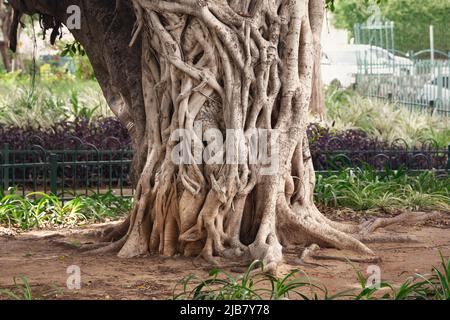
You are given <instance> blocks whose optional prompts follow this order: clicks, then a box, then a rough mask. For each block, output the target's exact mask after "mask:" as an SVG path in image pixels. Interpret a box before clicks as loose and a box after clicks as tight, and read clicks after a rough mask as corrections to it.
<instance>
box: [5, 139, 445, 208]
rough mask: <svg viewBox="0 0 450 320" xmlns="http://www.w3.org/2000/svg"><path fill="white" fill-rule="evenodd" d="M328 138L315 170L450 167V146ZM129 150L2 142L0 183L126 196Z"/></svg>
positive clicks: (25, 189) (29, 189)
mask: <svg viewBox="0 0 450 320" xmlns="http://www.w3.org/2000/svg"><path fill="white" fill-rule="evenodd" d="M336 143H339V141H337V140H336V139H332V140H330V143H329V144H327V145H326V146H325V149H323V150H320V151H319V152H318V153H317V152H314V154H313V162H314V166H315V168H316V170H317V172H318V173H319V174H329V173H332V172H336V171H339V170H342V169H344V168H356V167H363V166H364V165H367V164H368V165H370V166H371V167H373V168H375V169H376V170H379V171H383V170H386V169H398V168H406V169H408V170H409V171H410V172H420V171H425V170H430V169H433V170H435V171H437V172H438V173H440V174H444V175H447V174H448V172H449V170H450V146H449V148H448V150H440V149H438V148H437V146H436V145H435V143H433V142H427V143H423V144H422V145H421V146H420V148H417V147H416V148H409V147H408V146H407V145H406V144H405V143H404V144H400V143H399V142H396V143H394V144H393V145H392V146H391V149H390V150H336V149H333V148H332V145H333V144H336ZM132 157H133V152H132V150H131V149H130V148H128V147H127V148H124V149H107V150H101V149H98V148H96V147H95V146H93V145H90V144H86V143H79V144H77V145H71V146H70V148H68V149H59V150H46V149H44V148H42V147H41V146H39V145H33V146H30V147H26V148H24V149H23V150H11V149H10V147H9V144H3V146H1V152H0V189H3V190H8V189H9V188H15V189H16V192H20V193H22V194H23V195H24V196H25V195H28V194H30V193H33V192H44V193H52V194H55V195H58V196H59V197H60V198H61V199H62V200H67V199H71V198H73V197H74V196H77V195H90V194H101V193H106V192H108V191H110V190H112V191H113V193H115V194H117V195H121V196H124V197H129V196H132V195H133V193H134V190H133V187H132V183H131V179H130V172H131V165H132Z"/></svg>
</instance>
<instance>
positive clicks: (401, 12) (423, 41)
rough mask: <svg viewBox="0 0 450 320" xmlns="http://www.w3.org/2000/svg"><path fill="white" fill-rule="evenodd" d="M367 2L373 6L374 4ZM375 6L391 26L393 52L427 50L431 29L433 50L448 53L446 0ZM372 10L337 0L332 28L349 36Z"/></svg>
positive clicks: (357, 1)
mask: <svg viewBox="0 0 450 320" xmlns="http://www.w3.org/2000/svg"><path fill="white" fill-rule="evenodd" d="M368 2H369V4H371V5H374V4H375V0H369V1H368ZM379 2H380V1H379ZM378 5H379V7H380V9H381V13H382V14H383V16H384V17H385V18H387V19H389V20H391V21H394V23H395V42H396V43H395V46H396V47H395V49H397V50H400V51H403V52H407V51H409V50H413V51H419V50H423V49H427V48H429V47H430V42H429V36H428V30H429V26H430V25H434V27H435V48H436V49H438V50H441V51H444V52H448V51H450V36H449V33H448V31H447V30H448V27H449V25H448V12H449V10H450V2H449V1H448V0H433V1H411V0H389V1H381V2H380V3H379V4H378ZM372 8H373V7H371V6H370V5H368V4H367V3H366V2H365V1H361V0H337V1H336V5H335V12H334V18H333V22H334V24H335V26H336V27H338V28H343V29H346V30H348V31H349V32H350V34H351V35H352V36H353V26H354V25H355V24H356V23H364V22H365V21H366V20H367V18H369V17H370V16H371V15H372V14H373V10H372Z"/></svg>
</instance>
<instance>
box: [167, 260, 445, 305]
mask: <svg viewBox="0 0 450 320" xmlns="http://www.w3.org/2000/svg"><path fill="white" fill-rule="evenodd" d="M255 269H257V270H255ZM354 269H355V272H356V275H357V279H358V283H359V285H360V287H361V289H359V291H358V290H356V289H350V290H345V291H341V292H338V293H336V294H333V295H330V294H329V291H328V289H327V288H326V286H322V285H320V284H318V283H317V281H313V280H312V279H310V278H309V277H308V276H307V275H305V276H304V277H297V276H296V275H297V274H298V273H299V272H300V271H299V270H294V271H291V272H290V273H288V274H287V275H286V276H284V277H283V278H279V277H276V276H273V275H270V274H267V273H265V272H264V271H263V265H262V263H261V262H259V261H255V262H253V263H252V264H251V265H250V267H249V268H248V270H247V271H246V272H245V273H244V274H242V275H239V276H237V277H234V276H233V275H231V274H230V273H228V272H226V271H224V270H222V269H218V268H217V269H213V270H211V271H210V272H209V277H208V278H207V279H202V278H200V277H198V276H195V275H193V274H191V275H189V276H187V277H185V278H184V279H182V280H181V281H180V282H179V283H178V284H177V285H176V286H175V288H174V294H173V299H175V300H178V299H186V300H261V299H270V300H278V299H292V298H297V299H303V300H318V299H323V300H336V299H352V300H378V299H382V300H448V299H450V259H448V260H447V261H445V259H444V257H443V256H442V254H441V268H440V269H439V268H437V267H433V269H432V274H431V275H421V274H415V275H414V276H411V277H408V278H407V279H406V280H404V281H403V282H402V283H401V284H400V285H399V286H396V285H394V284H392V283H390V282H388V281H381V282H380V283H378V284H370V285H369V284H368V283H367V279H366V278H365V277H364V275H363V274H362V272H361V271H359V270H357V269H356V268H355V267H354Z"/></svg>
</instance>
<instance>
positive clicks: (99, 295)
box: [0, 225, 450, 299]
mask: <svg viewBox="0 0 450 320" xmlns="http://www.w3.org/2000/svg"><path fill="white" fill-rule="evenodd" d="M103 227H104V225H93V226H90V227H88V228H82V229H80V228H79V229H69V230H57V231H49V230H40V231H32V232H26V233H20V234H12V233H11V232H10V231H8V230H6V229H4V228H0V288H11V286H12V284H13V278H14V277H18V276H26V277H27V278H28V280H29V282H30V285H31V287H32V289H33V293H34V294H35V295H38V296H41V297H43V298H47V299H170V298H171V297H172V293H173V288H174V286H175V284H176V283H177V281H179V280H180V279H182V278H183V277H185V276H187V275H189V274H190V273H194V274H196V275H199V276H201V277H206V276H207V271H208V270H209V269H210V266H208V265H207V264H202V263H198V262H197V261H194V260H193V259H189V258H183V257H175V258H165V257H158V256H149V257H142V258H135V259H127V260H124V259H119V258H117V257H116V256H115V255H114V254H108V255H104V256H101V257H100V256H92V255H86V254H82V253H81V252H80V250H79V249H78V248H79V246H80V245H82V244H86V243H94V242H95V237H94V236H93V231H96V230H99V229H101V228H103ZM383 232H401V233H408V234H410V235H415V236H416V237H417V239H418V240H419V241H418V242H417V243H408V244H398V243H382V244H371V245H370V246H371V248H373V249H374V250H375V252H376V253H377V254H379V255H380V256H381V258H382V262H380V263H378V264H377V265H378V266H379V267H380V269H381V277H382V279H383V280H389V281H392V282H394V283H400V282H401V281H402V280H404V279H405V278H406V277H407V276H408V275H411V274H414V273H429V272H430V270H431V267H432V266H433V265H436V266H437V265H439V261H440V258H439V251H441V252H442V253H443V255H444V256H445V257H449V256H450V229H449V227H448V226H445V225H444V226H440V227H437V226H435V225H434V226H431V225H425V226H395V227H394V226H393V227H391V228H389V229H388V230H385V231H383ZM299 252H301V248H295V247H292V248H288V249H287V250H286V252H285V259H284V260H285V261H284V263H283V265H282V266H281V268H280V272H281V273H284V274H285V273H287V272H289V271H291V270H293V269H297V268H299V269H301V270H302V271H304V272H306V273H307V274H308V275H309V276H310V277H312V278H314V279H317V280H318V281H320V282H321V283H324V284H326V286H327V287H328V289H329V290H330V292H337V291H342V290H345V289H349V288H356V287H357V286H358V282H357V279H356V275H355V272H354V270H353V268H352V266H351V265H349V264H348V263H346V262H340V261H332V260H325V261H316V262H317V263H318V265H315V266H314V265H308V266H304V265H300V266H299V265H298V253H299ZM326 253H328V254H333V253H334V254H336V250H328V251H327V252H326ZM345 254H346V252H340V255H345ZM71 265H77V266H79V267H80V269H81V282H82V287H81V289H80V290H69V289H67V287H66V281H67V277H68V274H67V268H68V267H69V266H71ZM355 265H356V266H357V267H358V268H359V269H360V270H362V271H363V273H365V271H366V270H367V267H368V265H369V264H364V263H355ZM221 267H222V268H224V269H226V270H228V271H230V272H231V273H232V274H236V275H237V273H236V272H239V271H241V272H242V271H243V270H244V268H243V267H236V264H233V263H230V262H225V261H224V264H223V265H222V266H221ZM54 288H59V290H58V292H56V291H55V290H54Z"/></svg>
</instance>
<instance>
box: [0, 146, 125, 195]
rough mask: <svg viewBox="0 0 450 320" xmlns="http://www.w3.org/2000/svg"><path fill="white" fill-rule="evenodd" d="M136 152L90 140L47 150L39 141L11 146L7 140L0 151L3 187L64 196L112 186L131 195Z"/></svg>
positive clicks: (112, 188)
mask: <svg viewBox="0 0 450 320" xmlns="http://www.w3.org/2000/svg"><path fill="white" fill-rule="evenodd" d="M132 154H133V153H132V150H131V149H128V148H127V149H119V150H112V149H111V150H99V149H97V148H96V147H95V146H92V145H88V144H84V145H82V146H81V148H75V149H63V150H45V149H43V148H42V147H40V146H37V145H35V146H32V147H30V148H28V149H24V150H10V148H9V145H8V144H4V145H3V146H2V149H1V154H0V188H1V189H3V190H8V189H9V188H15V189H16V192H21V193H22V194H23V195H26V194H29V193H31V192H44V193H52V194H55V195H58V196H59V197H60V198H61V199H63V200H64V199H70V198H73V197H74V196H77V195H89V194H94V193H97V194H99V193H104V192H107V191H109V190H113V191H114V192H115V193H116V194H118V195H121V196H131V195H132V194H133V188H132V186H131V182H130V172H131V162H132Z"/></svg>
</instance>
